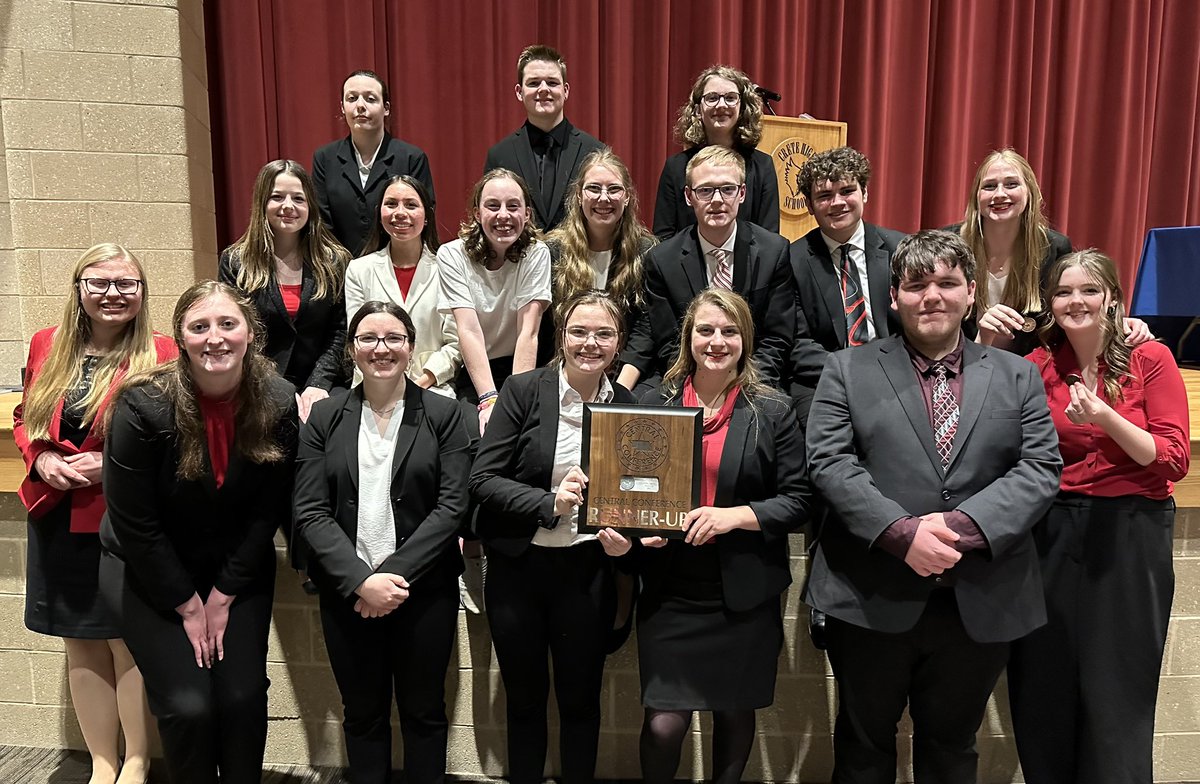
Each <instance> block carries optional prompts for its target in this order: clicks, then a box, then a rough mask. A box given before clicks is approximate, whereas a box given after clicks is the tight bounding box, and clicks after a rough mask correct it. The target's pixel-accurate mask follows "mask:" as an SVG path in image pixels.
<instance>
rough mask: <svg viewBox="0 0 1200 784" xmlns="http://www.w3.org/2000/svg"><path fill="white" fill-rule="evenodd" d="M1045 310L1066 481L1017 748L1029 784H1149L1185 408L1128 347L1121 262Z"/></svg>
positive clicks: (1025, 669) (1148, 357)
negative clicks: (1174, 494) (1119, 276)
mask: <svg viewBox="0 0 1200 784" xmlns="http://www.w3.org/2000/svg"><path fill="white" fill-rule="evenodd" d="M1045 300H1046V302H1047V304H1048V305H1049V308H1050V312H1051V314H1052V315H1053V317H1054V321H1053V323H1052V324H1050V325H1049V326H1048V327H1047V328H1046V329H1045V330H1044V333H1043V335H1042V339H1043V342H1044V343H1045V347H1044V348H1040V349H1037V350H1036V351H1034V352H1033V353H1031V354H1030V355H1029V359H1030V360H1032V361H1033V362H1034V363H1035V364H1036V365H1037V366H1038V367H1039V368H1040V369H1041V373H1042V379H1043V380H1044V381H1045V384H1046V397H1047V399H1048V401H1049V404H1050V410H1051V414H1052V415H1053V417H1054V424H1055V427H1056V429H1057V430H1058V437H1059V449H1060V451H1061V452H1062V457H1063V463H1064V467H1063V474H1062V480H1061V490H1060V493H1059V497H1058V500H1057V501H1055V503H1054V506H1052V507H1051V509H1050V512H1049V513H1048V514H1047V516H1046V518H1045V519H1044V520H1043V521H1042V522H1041V523H1039V524H1038V526H1037V528H1035V529H1034V536H1035V541H1036V542H1037V546H1038V551H1039V554H1040V556H1041V565H1042V577H1043V580H1044V582H1045V587H1046V605H1047V607H1046V609H1047V614H1048V616H1049V623H1048V624H1047V625H1046V626H1044V627H1042V628H1041V629H1038V630H1037V631H1035V632H1034V633H1033V634H1031V635H1029V636H1028V637H1026V638H1024V639H1023V640H1021V641H1019V642H1018V643H1017V644H1014V646H1013V657H1012V661H1011V663H1010V664H1009V693H1010V696H1011V701H1012V713H1013V727H1014V729H1015V731H1016V738H1017V750H1018V752H1019V753H1020V757H1021V767H1022V769H1023V770H1024V772H1025V780H1026V781H1027V782H1029V784H1040V782H1053V784H1068V783H1069V782H1088V784H1103V783H1104V782H1127V781H1152V780H1153V764H1152V762H1153V760H1152V748H1151V747H1152V743H1153V735H1154V704H1155V701H1156V699H1157V695H1158V674H1159V669H1160V667H1161V666H1162V656H1163V647H1164V644H1165V642H1166V637H1167V621H1168V618H1169V616H1170V613H1171V597H1172V593H1173V591H1174V584H1175V577H1174V573H1173V570H1172V562H1171V540H1172V528H1173V525H1174V519H1175V503H1174V501H1173V500H1172V498H1171V492H1172V489H1173V483H1174V482H1177V481H1179V480H1180V479H1182V478H1183V477H1184V475H1185V474H1187V471H1188V461H1189V437H1188V406H1187V394H1186V391H1185V389H1184V385H1183V379H1182V378H1181V377H1180V375H1179V369H1178V368H1177V367H1176V365H1175V360H1174V358H1173V357H1172V356H1171V352H1170V351H1169V350H1168V349H1167V348H1166V347H1164V346H1163V345H1162V344H1160V343H1156V342H1146V343H1141V344H1139V345H1137V346H1136V347H1131V346H1130V345H1129V343H1128V341H1127V339H1126V338H1125V336H1124V329H1123V319H1124V308H1123V306H1122V302H1121V288H1120V285H1119V283H1118V280H1117V272H1116V267H1115V265H1114V264H1113V262H1112V259H1110V258H1109V257H1108V256H1105V255H1104V254H1103V253H1100V252H1099V251H1096V250H1085V251H1079V252H1077V253H1072V254H1069V255H1067V256H1064V257H1063V258H1061V259H1059V260H1057V261H1056V262H1054V264H1053V266H1052V267H1051V269H1050V271H1049V275H1048V277H1047V283H1046V289H1045Z"/></svg>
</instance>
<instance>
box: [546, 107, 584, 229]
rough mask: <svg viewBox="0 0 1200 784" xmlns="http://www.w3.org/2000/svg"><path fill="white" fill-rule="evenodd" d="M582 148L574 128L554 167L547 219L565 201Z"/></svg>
mask: <svg viewBox="0 0 1200 784" xmlns="http://www.w3.org/2000/svg"><path fill="white" fill-rule="evenodd" d="M582 149H583V145H582V144H581V143H580V142H579V132H578V131H576V130H575V129H573V128H572V129H571V133H570V134H569V135H568V136H567V146H566V147H564V148H563V151H562V152H561V153H559V156H558V165H557V166H555V167H554V189H553V192H552V193H551V195H550V201H549V202H548V203H547V204H546V218H547V220H549V219H552V218H554V214H555V213H556V212H558V210H557V206H558V205H559V204H562V203H563V195H564V194H565V193H566V192H567V183H568V182H570V180H571V173H572V172H574V171H575V161H576V160H577V159H578V158H579V152H580V150H582Z"/></svg>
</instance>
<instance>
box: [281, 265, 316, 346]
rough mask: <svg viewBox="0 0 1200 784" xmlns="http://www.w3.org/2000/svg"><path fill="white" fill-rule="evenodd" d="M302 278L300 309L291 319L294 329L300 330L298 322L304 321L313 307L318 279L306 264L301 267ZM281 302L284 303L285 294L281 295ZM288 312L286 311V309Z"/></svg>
mask: <svg viewBox="0 0 1200 784" xmlns="http://www.w3.org/2000/svg"><path fill="white" fill-rule="evenodd" d="M300 274H301V278H300V309H299V310H297V311H296V318H294V319H289V321H290V322H291V324H292V329H295V330H297V331H299V328H298V327H297V325H298V324H303V323H304V318H305V317H306V316H308V315H309V314H308V311H309V310H311V309H312V308H313V292H315V291H316V289H317V281H316V279H315V278H314V277H313V275H312V271H311V270H310V269H309V266H308V265H307V264H305V265H304V266H303V267H302V268H301V273H300ZM279 301H280V304H282V303H283V295H282V294H281V295H280V297H279ZM284 312H286V311H284Z"/></svg>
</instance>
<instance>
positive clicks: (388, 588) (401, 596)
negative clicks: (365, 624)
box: [354, 572, 408, 618]
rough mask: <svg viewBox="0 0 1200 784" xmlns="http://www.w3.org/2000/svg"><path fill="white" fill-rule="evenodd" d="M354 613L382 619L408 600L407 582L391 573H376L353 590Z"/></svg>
mask: <svg viewBox="0 0 1200 784" xmlns="http://www.w3.org/2000/svg"><path fill="white" fill-rule="evenodd" d="M354 592H355V593H356V594H358V600H357V601H356V602H354V612H356V613H358V614H359V615H361V616H362V617H364V618H382V617H383V616H385V615H387V614H388V613H390V612H391V611H392V610H394V609H396V608H397V607H399V606H400V605H402V604H404V602H405V600H407V599H408V580H405V579H404V578H403V577H401V576H400V575H398V574H392V573H391V572H376V573H375V574H372V575H371V576H370V577H368V578H367V579H365V580H363V581H362V583H361V584H360V585H359V586H358V587H357V588H355V589H354Z"/></svg>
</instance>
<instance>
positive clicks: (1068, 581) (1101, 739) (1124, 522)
mask: <svg viewBox="0 0 1200 784" xmlns="http://www.w3.org/2000/svg"><path fill="white" fill-rule="evenodd" d="M1174 520H1175V504H1174V502H1173V501H1171V500H1170V499H1167V500H1164V501H1154V500H1151V499H1148V498H1142V497H1140V496H1124V497H1121V498H1091V497H1086V496H1080V495H1068V494H1063V495H1062V496H1060V497H1059V498H1058V500H1056V501H1055V502H1054V505H1053V506H1051V507H1050V511H1049V513H1048V514H1047V515H1046V518H1045V519H1044V520H1042V521H1041V522H1040V523H1038V525H1037V526H1036V527H1035V528H1034V529H1033V536H1034V541H1035V542H1036V544H1037V548H1038V555H1039V556H1040V558H1041V566H1042V580H1043V583H1044V584H1045V586H1046V613H1047V615H1048V616H1049V622H1048V623H1047V624H1046V625H1045V626H1043V627H1042V628H1040V629H1037V630H1036V631H1034V632H1033V633H1032V634H1030V635H1028V636H1027V637H1024V638H1022V639H1021V640H1018V641H1017V642H1016V643H1014V644H1013V656H1012V661H1011V662H1010V663H1009V666H1008V693H1009V699H1010V701H1011V703H1012V718H1013V730H1014V731H1015V734H1016V738H1017V752H1018V754H1019V755H1020V757H1021V769H1022V771H1023V772H1024V774H1025V781H1027V782H1029V784H1072V783H1073V782H1081V783H1086V784H1109V783H1110V782H1112V784H1116V783H1117V782H1121V784H1124V783H1125V782H1150V781H1153V780H1154V769H1153V768H1154V765H1153V762H1154V760H1153V744H1154V706H1155V702H1156V701H1157V699H1158V676H1159V671H1160V669H1161V667H1162V657H1163V648H1164V646H1165V644H1166V639H1167V621H1168V620H1169V618H1170V615H1171V598H1172V595H1173V593H1174V588H1175V573H1174V567H1173V564H1172V561H1171V547H1172V529H1173V526H1174Z"/></svg>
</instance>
